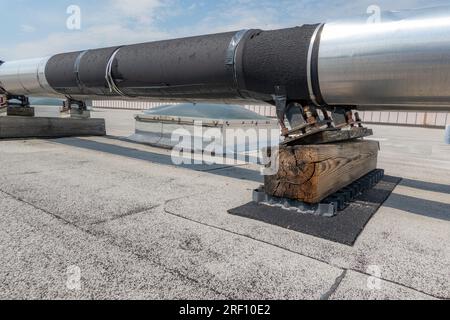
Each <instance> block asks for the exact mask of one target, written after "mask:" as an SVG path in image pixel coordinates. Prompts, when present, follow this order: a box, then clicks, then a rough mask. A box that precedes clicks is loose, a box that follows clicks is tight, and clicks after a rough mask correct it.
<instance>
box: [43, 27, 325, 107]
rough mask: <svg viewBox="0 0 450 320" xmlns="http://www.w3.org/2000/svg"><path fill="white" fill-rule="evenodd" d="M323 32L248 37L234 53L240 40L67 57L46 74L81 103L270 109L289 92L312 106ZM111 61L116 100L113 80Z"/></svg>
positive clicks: (204, 39) (218, 37) (217, 38)
mask: <svg viewBox="0 0 450 320" xmlns="http://www.w3.org/2000/svg"><path fill="white" fill-rule="evenodd" d="M317 27H318V25H304V26H302V27H296V28H290V29H283V30H274V31H261V30H248V31H247V32H245V33H244V34H243V37H242V38H240V41H239V42H238V44H237V45H236V44H235V46H234V47H233V46H232V45H230V44H231V43H232V40H233V38H234V39H236V35H237V32H227V33H220V34H212V35H205V36H197V37H189V38H182V39H175V40H166V41H157V42H149V43H141V44H136V45H128V46H123V47H111V48H104V49H95V50H87V51H80V52H72V53H66V54H59V55H56V56H53V57H52V58H50V60H49V61H48V63H47V66H46V71H45V72H46V77H47V81H48V82H49V84H50V85H51V86H52V87H53V88H54V89H55V90H56V91H58V92H59V93H62V94H66V95H74V96H82V95H87V96H89V95H97V96H119V95H125V96H127V97H150V98H165V99H174V100H191V101H195V100H222V99H223V100H228V99H242V98H246V99H253V100H263V101H270V100H271V99H272V95H273V94H275V93H276V90H275V87H276V86H281V87H283V88H284V90H285V92H286V94H287V96H288V99H290V100H308V99H309V91H308V80H307V63H308V49H309V47H310V43H311V39H312V36H313V34H314V31H315V30H316V29H317ZM230 50H232V51H231V56H233V55H234V57H235V59H234V64H233V63H231V64H230V63H229V61H227V57H230ZM112 58H113V59H112ZM110 60H111V61H112V65H111V76H112V79H113V87H115V89H114V90H115V91H114V92H111V88H110V84H111V83H108V81H107V80H106V74H107V66H108V61H110ZM228 60H229V59H228ZM110 82H111V81H110ZM116 89H118V90H116Z"/></svg>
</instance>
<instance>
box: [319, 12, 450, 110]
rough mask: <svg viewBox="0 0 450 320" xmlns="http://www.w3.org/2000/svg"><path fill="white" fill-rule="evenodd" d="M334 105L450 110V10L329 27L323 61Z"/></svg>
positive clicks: (323, 81)
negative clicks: (376, 21)
mask: <svg viewBox="0 0 450 320" xmlns="http://www.w3.org/2000/svg"><path fill="white" fill-rule="evenodd" d="M318 81H319V87H320V94H321V96H322V98H323V101H324V103H326V104H328V105H342V106H349V105H350V106H358V109H361V110H380V109H390V110H392V109H399V110H402V109H409V110H414V109H421V110H430V111H431V110H449V106H450V9H449V8H436V9H426V10H411V11H404V12H385V13H383V14H382V15H381V21H380V22H379V23H368V22H367V17H364V18H360V19H353V20H346V21H338V22H331V23H327V24H326V25H325V26H324V28H323V31H322V34H321V40H320V49H319V56H318Z"/></svg>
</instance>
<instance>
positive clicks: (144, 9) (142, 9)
mask: <svg viewBox="0 0 450 320" xmlns="http://www.w3.org/2000/svg"><path fill="white" fill-rule="evenodd" d="M163 5H164V2H163V1H162V0H112V7H113V8H114V9H116V10H117V11H118V12H120V13H121V14H122V15H125V16H126V17H128V18H131V19H135V20H136V21H137V22H139V23H145V24H150V23H151V22H152V21H153V18H154V15H155V12H156V9H158V8H160V7H162V6H163Z"/></svg>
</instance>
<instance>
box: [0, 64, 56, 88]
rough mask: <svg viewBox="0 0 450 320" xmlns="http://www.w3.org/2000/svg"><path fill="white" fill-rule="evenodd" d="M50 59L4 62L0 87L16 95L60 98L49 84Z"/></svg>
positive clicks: (0, 71)
mask: <svg viewBox="0 0 450 320" xmlns="http://www.w3.org/2000/svg"><path fill="white" fill-rule="evenodd" d="M48 60H49V57H46V58H39V59H28V60H17V61H10V62H4V63H3V64H1V65H0V87H1V88H2V89H3V90H4V91H6V92H10V93H12V94H14V95H24V96H28V95H44V96H58V95H59V94H58V92H56V91H55V90H54V89H53V88H52V87H51V86H50V85H49V83H48V82H47V77H46V74H45V67H46V65H47V62H48Z"/></svg>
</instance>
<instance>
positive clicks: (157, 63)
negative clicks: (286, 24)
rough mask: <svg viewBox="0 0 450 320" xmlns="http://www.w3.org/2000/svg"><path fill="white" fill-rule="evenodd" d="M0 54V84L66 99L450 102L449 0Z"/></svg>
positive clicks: (447, 106)
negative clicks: (19, 55)
mask: <svg viewBox="0 0 450 320" xmlns="http://www.w3.org/2000/svg"><path fill="white" fill-rule="evenodd" d="M382 17H383V18H382V20H381V21H380V22H379V23H371V24H369V23H367V21H366V19H367V18H364V19H363V18H361V19H349V20H344V21H336V22H330V23H326V24H315V25H303V26H300V27H295V28H288V29H281V30H272V31H262V30H254V29H252V30H241V31H237V32H227V33H221V34H213V35H205V36H197V37H189V38H182V39H175V40H167V41H158V42H150V43H142V44H136V45H125V46H119V47H111V48H104V49H93V50H86V51H79V52H71V53H62V54H57V55H54V56H51V57H47V58H40V59H32V60H17V61H7V62H4V63H1V62H0V91H3V93H4V94H10V95H14V96H18V95H24V96H29V95H33V96H61V97H69V98H73V99H79V100H83V99H127V100H128V99H139V100H167V101H191V102H192V101H219V102H230V103H249V102H268V103H272V104H275V103H276V97H277V96H278V97H279V96H280V95H282V96H284V97H285V99H286V100H287V101H288V102H300V103H306V104H315V105H317V106H322V107H334V106H346V107H349V106H351V107H355V108H358V109H362V110H365V109H366V110H384V109H386V110H388V109H398V110H416V109H418V110H425V111H426V110H429V111H432V110H434V111H436V110H437V111H447V110H450V10H449V9H448V8H446V9H445V10H444V9H442V8H440V9H424V10H411V11H405V12H390V13H385V14H383V16H382Z"/></svg>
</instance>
